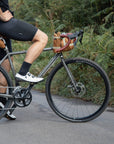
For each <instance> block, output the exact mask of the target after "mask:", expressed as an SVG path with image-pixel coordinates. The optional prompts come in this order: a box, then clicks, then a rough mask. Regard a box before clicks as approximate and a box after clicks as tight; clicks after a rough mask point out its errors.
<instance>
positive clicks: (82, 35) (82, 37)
mask: <svg viewBox="0 0 114 144" xmlns="http://www.w3.org/2000/svg"><path fill="white" fill-rule="evenodd" d="M82 39H83V35H81V38H80V39H79V41H80V44H81V45H82Z"/></svg>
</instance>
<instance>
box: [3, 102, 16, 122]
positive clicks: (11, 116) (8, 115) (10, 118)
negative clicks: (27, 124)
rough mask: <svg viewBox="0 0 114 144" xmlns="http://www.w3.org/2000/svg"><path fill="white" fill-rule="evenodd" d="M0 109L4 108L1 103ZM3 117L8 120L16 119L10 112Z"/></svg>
mask: <svg viewBox="0 0 114 144" xmlns="http://www.w3.org/2000/svg"><path fill="white" fill-rule="evenodd" d="M0 108H4V104H3V103H2V102H0ZM4 117H5V118H7V119H8V120H15V119H16V117H15V116H14V115H13V114H10V111H8V112H7V113H6V114H5V116H4Z"/></svg>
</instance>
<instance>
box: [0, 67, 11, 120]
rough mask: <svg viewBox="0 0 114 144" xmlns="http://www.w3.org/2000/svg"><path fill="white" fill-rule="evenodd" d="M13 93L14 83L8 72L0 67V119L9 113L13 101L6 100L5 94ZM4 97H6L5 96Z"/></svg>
mask: <svg viewBox="0 0 114 144" xmlns="http://www.w3.org/2000/svg"><path fill="white" fill-rule="evenodd" d="M11 93H12V82H11V79H10V77H9V76H8V74H7V72H6V71H5V70H4V69H3V68H2V67H0V119H1V118H2V117H3V116H4V115H5V114H6V113H7V111H8V109H9V108H10V107H11V105H12V102H13V99H9V98H5V97H4V96H5V94H8V95H10V94H11ZM3 95H4V96H3Z"/></svg>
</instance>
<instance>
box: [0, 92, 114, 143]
mask: <svg viewBox="0 0 114 144" xmlns="http://www.w3.org/2000/svg"><path fill="white" fill-rule="evenodd" d="M32 94H33V101H32V103H31V105H30V106H28V107H26V108H22V109H19V108H18V109H16V110H15V112H14V114H15V115H16V117H17V119H16V120H15V121H8V120H6V119H2V120H0V144H7V143H8V144H114V111H113V109H107V110H106V111H105V112H104V113H103V114H102V115H101V116H99V117H98V118H97V119H95V120H93V121H90V122H87V123H70V122H67V121H65V120H63V119H62V118H59V117H58V116H57V115H56V114H55V113H54V112H53V111H52V110H51V109H50V107H49V106H48V103H47V101H46V97H45V95H44V94H42V93H39V92H36V91H32Z"/></svg>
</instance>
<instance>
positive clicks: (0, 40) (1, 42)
mask: <svg viewBox="0 0 114 144" xmlns="http://www.w3.org/2000/svg"><path fill="white" fill-rule="evenodd" d="M5 47H6V46H5V43H4V37H3V36H2V35H0V48H3V49H4V48H5Z"/></svg>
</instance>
